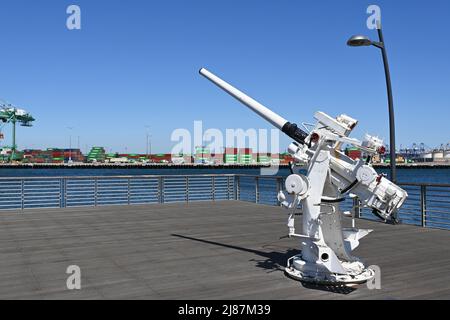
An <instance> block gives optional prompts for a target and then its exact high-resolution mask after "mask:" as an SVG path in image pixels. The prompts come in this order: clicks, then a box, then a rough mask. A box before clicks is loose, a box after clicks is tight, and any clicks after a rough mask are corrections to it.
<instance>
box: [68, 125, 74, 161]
mask: <svg viewBox="0 0 450 320" xmlns="http://www.w3.org/2000/svg"><path fill="white" fill-rule="evenodd" d="M67 129H69V161H68V162H69V163H72V130H73V127H67Z"/></svg>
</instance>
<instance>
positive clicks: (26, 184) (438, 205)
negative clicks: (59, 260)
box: [0, 174, 450, 229]
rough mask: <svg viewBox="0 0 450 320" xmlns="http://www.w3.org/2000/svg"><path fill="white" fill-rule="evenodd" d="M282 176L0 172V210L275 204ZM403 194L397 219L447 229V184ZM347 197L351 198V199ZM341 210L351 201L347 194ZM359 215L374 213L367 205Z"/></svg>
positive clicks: (449, 226)
mask: <svg viewBox="0 0 450 320" xmlns="http://www.w3.org/2000/svg"><path fill="white" fill-rule="evenodd" d="M284 179H285V178H284V177H280V176H253V175H236V174H220V175H182V176H179V175H167V176H111V177H106V176H102V177H45V178H43V177H39V178H34V177H26V178H16V177H11V178H6V177H3V178H0V210H8V209H11V210H17V209H22V210H23V209H31V208H66V207H80V206H101V205H128V204H129V205H133V204H151V203H170V202H189V201H220V200H240V201H249V202H254V203H258V204H267V205H279V203H278V201H277V194H278V192H279V191H280V190H282V188H283V187H284ZM399 185H400V186H402V187H403V188H404V189H405V190H406V191H407V192H408V194H409V197H408V199H407V200H406V202H405V204H404V205H403V207H402V208H401V210H400V212H399V218H400V220H401V222H402V223H406V224H414V225H418V226H423V227H434V228H443V229H450V184H418V183H399ZM353 201H357V199H354V200H353ZM343 207H344V209H345V210H349V209H350V208H352V207H353V202H352V200H351V199H349V200H348V201H347V202H345V203H344V204H343ZM358 211H359V214H358V215H359V216H360V217H361V218H367V219H377V218H376V217H375V216H374V215H373V214H372V213H371V212H370V210H368V209H364V208H363V209H361V210H358Z"/></svg>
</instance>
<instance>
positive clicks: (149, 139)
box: [145, 125, 152, 160]
mask: <svg viewBox="0 0 450 320" xmlns="http://www.w3.org/2000/svg"><path fill="white" fill-rule="evenodd" d="M145 128H146V129H147V130H146V140H145V143H146V145H145V147H146V152H147V159H148V160H150V156H151V154H152V135H151V134H150V126H148V125H147V126H145Z"/></svg>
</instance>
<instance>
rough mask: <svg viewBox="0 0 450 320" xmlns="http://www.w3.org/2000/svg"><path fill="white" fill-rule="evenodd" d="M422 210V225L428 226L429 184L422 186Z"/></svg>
mask: <svg viewBox="0 0 450 320" xmlns="http://www.w3.org/2000/svg"><path fill="white" fill-rule="evenodd" d="M420 211H421V221H422V227H426V226H427V186H425V185H422V186H420Z"/></svg>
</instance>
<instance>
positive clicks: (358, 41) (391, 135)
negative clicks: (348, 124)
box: [347, 23, 397, 183]
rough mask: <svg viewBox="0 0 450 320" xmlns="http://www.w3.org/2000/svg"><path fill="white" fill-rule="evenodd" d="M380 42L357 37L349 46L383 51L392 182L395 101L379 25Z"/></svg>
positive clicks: (393, 180) (392, 177)
mask: <svg viewBox="0 0 450 320" xmlns="http://www.w3.org/2000/svg"><path fill="white" fill-rule="evenodd" d="M377 31H378V40H379V41H378V42H376V41H371V40H370V39H369V38H368V37H366V36H361V35H356V36H352V37H351V38H350V39H349V40H348V41H347V45H348V46H351V47H362V46H374V47H377V48H378V49H381V54H382V56H383V64H384V74H385V76H386V88H387V96H388V106H389V141H390V142H389V149H390V158H391V163H390V171H391V174H390V175H391V176H390V178H391V181H392V182H394V183H395V182H396V181H397V171H396V153H395V120H394V101H393V98H392V84H391V74H390V71H389V64H388V58H387V53H386V46H385V43H384V38H383V31H382V30H381V24H380V23H378V26H377Z"/></svg>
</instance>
